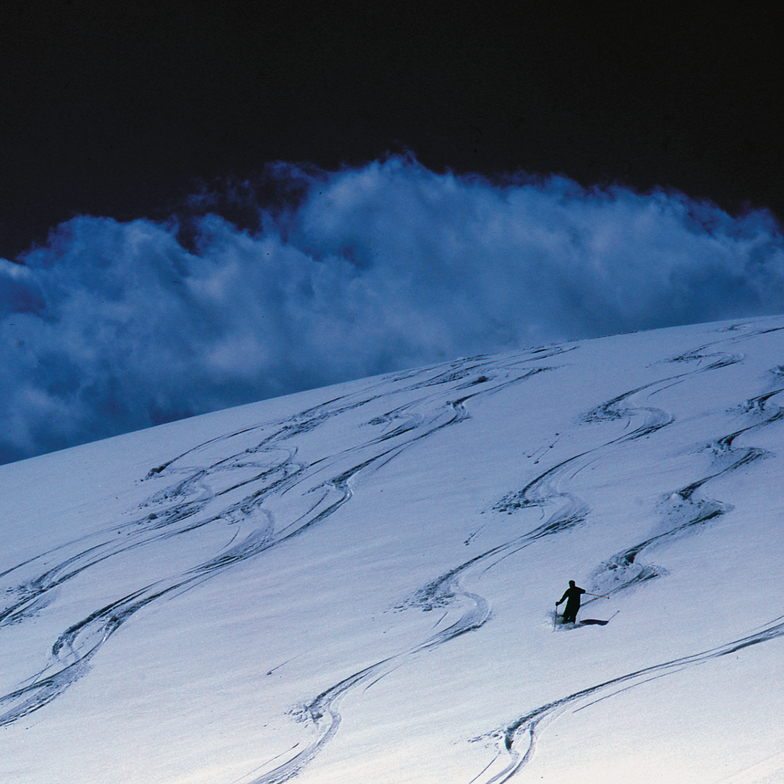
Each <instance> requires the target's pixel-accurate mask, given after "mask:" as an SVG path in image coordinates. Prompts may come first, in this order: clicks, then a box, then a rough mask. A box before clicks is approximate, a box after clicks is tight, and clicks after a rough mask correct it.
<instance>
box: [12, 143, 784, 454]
mask: <svg viewBox="0 0 784 784" xmlns="http://www.w3.org/2000/svg"><path fill="white" fill-rule="evenodd" d="M272 178H273V180H274V185H275V188H276V189H277V192H278V193H279V194H283V195H288V196H292V194H293V196H294V197H295V198H291V200H290V201H289V202H288V206H285V203H278V204H277V206H276V207H275V209H272V208H268V209H262V208H260V207H258V206H256V205H255V204H254V203H252V202H251V203H249V196H248V194H249V193H251V192H252V191H251V190H250V189H248V188H245V189H243V188H242V187H238V188H237V189H235V190H236V192H235V193H234V194H230V196H231V198H229V199H228V201H231V202H232V203H233V204H234V205H236V204H238V203H240V202H242V204H241V207H242V210H244V211H245V213H246V214H247V212H248V210H251V211H253V210H255V213H256V215H255V222H254V225H255V228H254V230H253V231H249V230H245V231H243V230H240V229H238V228H237V227H236V226H234V225H233V224H232V223H230V222H228V221H227V220H226V219H225V218H221V217H219V216H218V215H216V214H209V212H207V213H206V214H204V213H205V209H209V208H210V206H211V205H216V206H217V205H218V204H219V203H220V202H221V198H219V197H218V196H215V194H209V193H204V194H201V195H200V196H199V197H198V198H194V205H193V206H194V207H195V208H196V209H197V211H198V210H200V211H201V213H200V214H199V215H198V216H197V217H191V218H190V219H189V220H188V226H187V232H186V231H185V227H184V226H183V224H182V223H180V224H179V225H178V223H177V221H176V220H174V219H172V221H171V222H170V223H168V224H159V223H153V222H151V221H147V220H137V221H133V222H129V223H118V222H116V221H114V220H112V219H110V218H93V217H79V218H75V219H73V220H71V221H69V222H68V223H65V224H63V225H61V226H60V227H58V228H57V229H56V230H55V231H54V232H53V234H52V236H51V238H50V241H49V243H48V244H47V245H46V246H45V247H41V248H37V249H35V250H32V251H31V252H29V253H28V254H26V255H25V256H24V257H23V258H22V259H21V261H22V262H23V263H22V264H16V263H11V262H8V261H3V260H0V338H1V339H2V340H1V341H0V360H1V361H2V368H3V373H2V377H0V460H3V461H7V460H12V459H18V458H21V457H25V456H30V455H34V454H39V453H42V452H45V451H48V450H51V449H56V448H60V447H64V446H68V445H71V444H75V443H80V442H83V441H86V440H90V439H95V438H101V437H105V436H108V435H112V434H116V433H119V432H124V431H128V430H132V429H137V428H142V427H146V426H149V425H151V424H156V423H160V422H164V421H168V420H171V419H175V418H179V417H183V416H188V415H191V414H196V413H201V412H204V411H209V410H214V409H217V408H222V407H226V406H230V405H235V404H239V403H244V402H250V401H253V400H259V399H262V398H265V397H270V396H274V395H281V394H286V393H289V392H292V391H296V390H299V389H303V388H307V387H313V386H319V385H324V384H329V383H332V382H337V381H341V380H345V379H349V378H356V377H361V376H365V375H370V374H375V373H379V372H384V371H389V370H395V369H399V368H402V367H408V366H414V365H420V364H426V363H429V362H434V361H438V360H440V359H443V358H451V357H455V356H460V355H466V354H472V353H477V352H492V351H496V350H503V349H509V348H513V347H518V346H529V345H532V344H538V343H541V342H546V341H557V340H564V339H576V338H584V337H592V336H598V335H603V334H610V333H615V332H622V331H629V330H636V329H647V328H653V327H659V326H670V325H675V324H683V323H691V322H698V321H709V320H714V319H722V318H732V317H747V316H753V315H764V314H770V313H775V312H781V311H782V309H784V242H783V241H782V237H781V234H780V231H779V229H778V227H777V226H776V224H775V223H774V221H773V220H772V218H771V217H770V216H769V215H768V214H766V213H759V212H757V213H751V214H749V215H746V216H743V217H739V218H733V217H731V216H729V215H727V214H725V213H723V212H722V211H720V210H719V209H717V208H715V207H713V206H711V205H707V204H697V203H694V202H692V201H690V200H689V199H687V198H686V197H684V196H681V195H678V194H667V193H664V192H659V193H653V194H648V195H639V194H635V193H633V192H631V191H628V190H624V189H622V188H606V189H599V188H597V189H590V190H585V189H583V188H581V187H580V186H578V185H577V184H575V183H573V182H571V181H568V180H566V179H563V178H558V177H552V178H548V179H540V180H533V179H519V180H508V181H506V182H504V183H490V182H488V181H486V180H483V179H481V178H467V177H456V176H453V175H451V174H435V173H433V172H431V171H428V170H427V169H425V168H423V167H422V166H420V165H419V164H417V163H416V162H415V161H413V160H410V159H407V158H400V157H395V158H390V159H389V160H386V161H384V162H377V163H373V164H370V165H367V166H364V167H362V168H357V169H350V170H345V171H341V172H333V173H328V172H317V171H316V172H314V171H304V170H301V169H297V168H295V167H291V166H286V165H278V166H277V167H276V168H275V169H274V170H273V173H272ZM238 194H239V195H238ZM222 198H223V201H224V202H226V194H223V196H222ZM243 200H244V201H243ZM186 235H187V241H186Z"/></svg>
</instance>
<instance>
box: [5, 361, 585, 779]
mask: <svg viewBox="0 0 784 784" xmlns="http://www.w3.org/2000/svg"><path fill="white" fill-rule="evenodd" d="M569 350H571V349H569V348H564V347H560V346H554V347H550V348H547V349H541V350H537V351H534V352H530V353H528V354H524V355H513V356H507V357H505V358H496V357H491V358H484V357H478V358H474V359H468V360H458V361H455V362H451V363H448V364H447V365H445V366H439V367H436V368H429V369H424V370H419V371H410V372H408V373H401V374H397V376H396V377H392V378H390V377H387V378H384V379H381V380H379V381H376V382H374V383H371V384H369V385H368V386H366V387H364V388H362V389H361V390H360V391H358V392H355V393H352V394H348V395H345V396H341V397H338V398H335V399H334V400H330V401H327V402H325V403H322V404H319V405H316V406H314V407H312V408H309V409H307V410H304V411H301V412H300V413H299V414H296V415H294V416H292V417H289V418H286V419H283V420H280V421H272V422H264V423H260V424H258V425H254V426H250V427H246V428H244V429H242V430H239V431H237V432H233V433H230V434H227V435H223V436H219V437H217V438H213V439H211V440H209V441H206V442H204V443H202V444H199V445H198V446H195V447H193V448H192V449H189V450H188V451H186V452H184V453H182V454H180V455H177V456H175V457H173V458H172V459H170V460H168V461H167V462H166V463H164V464H162V465H158V466H155V467H153V468H152V469H150V471H149V472H148V474H147V476H146V477H145V481H147V482H150V483H151V484H159V485H160V484H163V485H164V487H163V488H162V489H160V490H158V491H157V492H154V493H152V494H151V495H150V497H149V498H148V500H147V502H146V503H145V504H144V505H143V506H142V508H141V509H140V514H137V515H136V516H134V518H133V519H132V520H131V521H130V522H126V523H122V524H119V525H118V524H114V525H108V526H107V527H106V528H104V529H103V530H102V531H100V532H99V533H96V534H92V535H89V536H85V537H83V538H81V539H77V540H75V541H72V542H69V543H67V544H65V545H63V546H61V547H58V548H56V549H54V550H51V551H48V552H45V553H41V554H40V555H38V556H36V557H34V558H31V559H28V560H27V561H24V562H23V563H19V564H16V565H15V566H12V567H10V568H8V569H6V570H5V571H3V572H2V573H0V580H2V583H1V584H0V585H2V589H3V599H4V602H3V604H2V606H0V634H1V633H2V629H3V628H4V627H6V628H7V627H9V626H12V625H17V624H22V623H29V622H31V620H32V619H34V618H38V617H40V616H41V615H42V614H43V613H46V612H47V610H51V609H54V608H57V606H58V603H59V600H60V596H59V594H60V592H61V591H62V590H67V589H68V588H69V587H70V586H71V585H73V581H74V580H75V579H76V578H78V577H80V576H81V575H83V574H84V573H85V572H89V570H91V569H95V568H97V567H103V568H105V567H106V566H107V564H111V562H113V561H116V562H117V565H118V566H117V568H118V569H120V568H122V562H123V559H127V558H128V557H129V556H133V555H135V554H136V553H137V552H139V553H149V552H152V553H154V552H155V547H156V545H163V544H166V543H171V542H173V541H175V540H177V541H182V542H183V543H184V544H186V545H187V546H190V547H193V543H194V541H195V539H194V538H195V537H201V538H202V539H203V540H204V542H205V547H207V548H209V546H210V543H212V542H214V541H221V547H220V548H219V549H218V550H217V551H213V552H212V553H210V554H209V555H208V557H206V558H205V559H204V560H202V561H201V562H197V563H191V564H188V565H187V567H186V568H183V569H182V570H181V571H179V572H176V573H174V574H161V575H160V577H159V579H155V580H153V581H149V582H145V583H143V584H140V585H138V586H135V587H134V588H133V590H131V591H129V592H128V593H125V594H124V595H122V596H118V597H117V598H116V599H115V600H114V601H112V602H110V603H109V604H106V605H104V606H100V607H96V608H95V609H94V610H93V611H92V612H90V613H89V614H88V615H86V616H85V617H83V618H81V619H79V620H77V621H76V622H74V623H72V624H71V625H69V626H68V627H67V628H66V629H64V630H63V631H62V632H61V633H60V635H59V636H58V637H57V638H56V639H54V640H53V641H52V643H51V649H50V655H49V661H48V663H47V664H46V666H45V667H44V668H43V669H41V670H40V671H38V672H36V673H33V674H31V675H30V677H29V678H28V679H27V680H26V681H24V682H22V683H19V684H18V685H17V687H16V688H13V689H11V690H10V691H8V692H6V693H5V694H2V695H0V725H8V724H12V723H14V722H16V721H18V720H20V719H22V718H23V717H25V716H28V715H29V714H31V713H33V712H34V711H37V710H39V709H41V708H43V707H44V706H46V705H48V704H49V703H51V702H52V701H53V700H55V699H56V698H57V697H58V696H59V695H61V694H62V693H63V692H64V691H65V690H66V689H67V688H69V687H70V686H71V685H73V684H74V683H75V682H76V681H78V680H79V679H81V678H82V677H84V676H85V675H86V674H87V673H88V672H89V670H90V664H91V660H92V659H93V658H94V657H95V656H96V655H97V654H98V652H99V651H100V649H101V648H102V647H103V645H104V644H105V643H106V642H107V641H108V640H109V638H110V637H111V636H112V634H113V633H114V632H116V631H117V630H118V629H119V628H120V627H121V626H123V624H125V622H126V621H128V620H129V619H130V618H132V616H133V615H134V614H135V613H136V612H138V611H139V610H142V609H143V608H145V607H147V606H148V605H150V604H151V603H154V602H160V601H162V600H165V599H167V598H172V597H173V596H176V595H178V594H179V593H181V592H183V591H185V590H188V589H190V588H193V587H195V586H196V585H198V584H199V583H201V582H203V581H205V580H208V579H210V578H211V577H213V576H215V575H217V574H220V573H222V572H224V571H225V570H226V569H228V568H230V567H231V566H233V565H235V564H237V563H239V562H242V561H245V560H247V559H249V558H253V557H256V556H259V555H260V554H261V553H263V552H264V551H266V550H268V549H270V548H272V547H274V546H276V545H278V544H280V543H282V542H286V541H288V540H291V539H292V538H294V537H297V536H301V535H303V534H304V533H305V532H306V531H307V530H308V529H309V528H311V527H312V526H314V525H318V524H321V523H324V521H326V520H327V519H328V518H329V517H330V516H331V515H333V514H334V513H335V512H336V511H337V510H338V509H339V508H340V507H341V506H342V505H343V504H345V503H347V502H348V501H349V500H350V499H351V494H352V491H351V481H352V479H353V478H354V477H355V476H356V475H357V474H359V473H360V472H363V471H368V470H371V469H372V470H375V469H378V468H380V467H381V466H383V465H385V464H386V463H388V462H389V461H390V460H392V459H394V458H395V457H396V456H398V455H399V454H401V453H402V452H403V451H404V450H406V449H409V448H411V447H412V446H414V445H415V444H416V443H417V442H418V441H420V440H422V439H424V438H428V437H429V436H431V435H433V434H434V433H436V432H438V431H439V430H441V429H442V428H445V427H449V426H452V425H455V424H458V423H460V422H461V421H463V420H464V419H465V418H466V417H467V416H469V414H468V412H467V410H466V408H465V405H464V404H465V403H466V401H468V400H470V399H472V398H475V397H479V396H483V395H489V394H493V393H495V392H498V391H500V390H501V389H504V388H506V387H508V386H510V385H513V384H516V383H520V382H523V381H525V380H526V379H528V378H530V377H532V376H534V375H536V374H537V373H540V372H543V371H546V370H551V369H552V366H551V365H543V364H541V362H542V361H546V360H549V359H551V358H553V357H557V356H558V355H560V354H562V353H564V352H565V351H569ZM390 388H391V390H392V391H391V394H390V397H391V396H393V395H399V396H402V397H404V398H406V402H404V403H402V404H401V405H400V406H398V407H396V408H393V409H391V410H389V411H388V412H387V413H386V414H384V415H383V416H380V417H379V416H377V417H374V418H373V419H372V420H370V421H369V422H367V423H366V424H369V425H371V426H373V429H372V430H371V436H370V437H369V438H368V437H367V432H368V431H367V428H362V427H359V428H355V429H354V431H352V432H355V433H356V434H357V437H358V442H357V443H354V444H352V445H351V446H349V447H347V448H345V449H344V450H343V451H340V452H338V453H336V454H323V455H321V456H319V457H317V458H316V459H314V460H312V461H310V462H305V461H303V460H301V459H299V458H298V449H297V445H296V438H297V436H300V435H302V434H306V433H309V432H310V431H313V430H315V429H316V428H319V427H321V426H323V425H324V424H326V423H327V422H329V421H330V420H333V419H334V418H336V417H340V416H341V415H344V414H346V413H348V412H353V411H355V410H356V409H360V408H362V407H363V406H366V405H368V404H369V403H371V402H373V401H376V400H378V399H379V398H380V397H381V396H383V395H386V394H388V393H389V391H390ZM378 428H381V429H382V431H381V433H380V434H378ZM292 496H294V497H295V503H291V502H290V498H291V497H292ZM284 497H285V499H286V502H287V505H286V508H287V510H288V511H287V514H286V516H285V517H282V518H280V519H278V517H277V516H276V514H275V513H274V512H271V511H270V510H269V509H268V506H269V505H270V503H271V502H273V501H275V500H276V499H281V498H284ZM292 509H293V511H292ZM219 534H224V536H222V537H221V536H219ZM226 540H228V543H226ZM175 543H176V542H175ZM166 564H168V561H166ZM166 564H163V565H162V566H161V569H162V570H163V569H167V568H170V567H167V566H166ZM470 603H471V604H472V607H471V608H470V609H469V610H468V611H467V612H466V613H465V614H464V616H463V618H462V619H461V620H460V621H457V622H456V623H455V624H453V626H452V627H450V629H447V630H446V631H442V632H439V633H438V634H436V635H435V636H434V637H433V638H432V639H430V640H428V641H426V642H424V643H423V644H422V645H421V646H420V648H421V650H426V649H427V648H429V647H433V646H434V645H438V644H441V643H442V642H445V641H447V640H448V639H450V638H451V637H453V636H455V635H458V634H462V633H463V632H464V631H466V630H468V627H471V628H474V627H476V626H477V625H478V624H481V623H482V622H484V619H485V618H486V611H485V610H483V609H482V608H483V605H484V600H482V599H481V598H480V597H474V598H473V599H472V601H471V602H470ZM383 664H384V662H380V663H379V664H378V665H374V667H372V668H370V670H369V671H367V672H362V673H357V674H356V675H355V676H352V678H350V679H348V680H347V681H346V682H343V683H342V684H337V685H336V686H334V687H333V688H332V689H330V690H328V691H327V692H324V693H323V694H322V695H320V696H319V697H317V698H316V699H315V700H313V701H312V702H311V703H310V705H309V706H308V709H307V710H308V713H309V714H310V716H311V718H312V719H313V721H314V722H315V723H316V724H318V725H319V726H321V725H322V724H323V723H324V722H323V721H321V718H322V714H329V716H330V717H331V719H330V722H329V724H328V726H326V727H324V729H323V731H322V734H321V737H320V739H319V740H318V741H317V742H316V743H314V744H312V745H311V746H310V747H309V748H308V749H306V750H305V751H302V752H300V753H299V754H298V755H297V756H296V757H295V758H294V759H293V760H289V761H288V762H287V763H285V764H284V765H283V766H279V767H278V769H277V770H278V773H274V774H270V775H267V776H262V777H261V778H257V779H256V781H258V782H261V781H278V780H285V778H289V777H290V776H289V775H286V776H285V778H284V779H281V778H280V775H279V774H280V773H281V771H284V770H285V771H291V773H292V775H294V774H295V773H296V772H297V771H298V770H299V769H301V767H302V765H304V764H306V762H307V761H309V760H310V759H311V758H312V757H313V756H314V755H315V754H316V753H317V752H318V750H319V749H320V748H321V747H322V746H323V745H324V743H326V742H327V741H328V740H329V739H330V738H331V737H332V735H334V732H335V731H336V730H337V726H338V724H339V721H340V718H339V714H338V713H337V709H336V704H337V698H338V697H339V696H342V694H343V693H345V692H346V691H347V690H348V689H349V688H351V687H352V686H354V685H357V684H359V683H361V682H364V681H366V680H368V678H370V677H371V676H373V677H378V676H379V674H380V673H379V672H378V671H379V669H380V668H381V666H382V665H383Z"/></svg>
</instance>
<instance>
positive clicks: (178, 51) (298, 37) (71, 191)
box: [0, 0, 784, 257]
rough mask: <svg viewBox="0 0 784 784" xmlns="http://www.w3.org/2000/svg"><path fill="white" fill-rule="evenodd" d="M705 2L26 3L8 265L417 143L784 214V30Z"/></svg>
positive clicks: (473, 166)
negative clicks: (66, 236) (214, 198)
mask: <svg viewBox="0 0 784 784" xmlns="http://www.w3.org/2000/svg"><path fill="white" fill-rule="evenodd" d="M496 5H497V6H498V7H496ZM695 5H698V6H699V9H700V10H697V11H695V10H693V9H691V10H689V11H688V12H684V11H683V10H682V8H681V6H679V5H676V4H655V9H654V10H644V11H641V10H639V9H640V7H641V6H640V4H629V3H624V4H617V5H615V4H585V3H559V2H549V3H516V4H514V7H513V9H512V10H509V8H510V7H511V6H512V4H492V3H475V4H471V5H455V6H449V5H447V4H443V3H439V4H428V3H416V4H414V3H411V4H407V3H404V4H397V3H395V4H392V3H389V4H387V3H384V4H378V3H368V2H363V3H351V4H349V3H337V4H336V3H326V2H322V3H318V2H312V3H292V2H286V3H282V2H280V3H276V2H265V3H259V4H258V7H257V8H256V10H250V8H251V4H248V3H242V4H231V3H209V4H205V3H198V2H192V3H182V4H175V3H161V2H159V3H155V4H147V3H127V2H124V3H112V2H104V3H101V4H100V5H98V4H96V3H84V2H60V3H49V2H31V0H25V1H24V2H16V1H14V0H6V1H5V2H4V3H3V4H2V6H1V10H0V47H1V51H2V55H0V56H2V69H1V70H0V96H2V97H1V98H0V134H1V137H0V255H4V256H6V257H13V256H15V254H17V253H18V252H20V251H22V250H23V249H25V248H27V247H28V246H29V245H30V243H31V241H33V240H38V241H40V240H42V239H45V237H46V234H47V231H48V229H49V228H51V227H52V226H54V225H56V224H57V223H59V222H61V221H63V220H66V219H68V218H70V217H71V216H73V215H74V214H77V213H88V214H94V215H109V216H112V217H115V218H117V219H120V220H126V219H129V218H133V217H141V216H147V217H153V218H156V217H163V216H164V215H165V214H166V213H167V211H169V210H171V209H172V208H173V205H175V204H176V202H177V200H178V199H180V198H182V197H183V196H184V195H185V194H188V193H190V192H192V191H193V190H194V189H195V188H196V185H195V183H196V181H197V180H199V179H204V180H207V181H210V180H213V179H214V178H216V177H217V178H220V177H223V176H226V175H232V176H240V177H242V176H246V175H252V174H253V173H255V172H258V171H260V170H261V168H262V167H263V165H264V164H265V163H267V162H270V161H274V160H284V161H292V162H305V161H306V162H310V163H314V164H316V165H318V166H321V167H326V168H334V167H338V166H339V165H340V164H342V163H349V164H351V163H362V162H365V161H368V160H372V159H375V158H378V157H379V156H383V155H384V153H385V152H387V151H392V152H399V151H401V150H403V149H408V150H410V151H412V152H413V153H414V154H415V155H416V157H417V158H418V160H419V161H420V162H421V163H422V164H424V165H425V166H427V167H429V168H431V169H433V170H435V171H443V170H444V169H445V168H451V169H452V170H454V171H456V172H458V173H460V172H479V173H483V174H486V175H493V174H498V173H502V172H513V171H517V170H525V171H528V172H533V173H551V172H554V173H562V174H565V175H567V176H569V177H571V178H574V179H576V180H577V181H579V182H580V183H582V184H583V185H591V184H594V183H603V182H608V181H618V182H622V183H624V184H627V185H631V186H633V187H636V188H641V189H647V188H650V187H651V186H654V185H662V186H672V187H675V188H677V189H680V190H682V191H684V192H685V193H687V194H688V195H690V196H693V197H698V198H701V197H708V198H710V199H712V200H714V201H715V202H717V203H718V204H719V205H721V206H724V207H727V208H729V209H732V210H736V209H738V208H741V207H743V205H744V204H750V205H752V206H768V207H770V208H771V209H772V210H773V211H774V213H775V214H776V215H777V216H778V217H779V218H781V217H784V193H783V192H782V182H783V181H784V155H782V144H781V140H782V139H783V138H784V127H782V126H783V124H784V122H783V119H782V118H784V112H783V111H782V101H781V99H782V90H781V75H782V70H781V64H782V46H781V32H782V29H781V25H780V24H778V23H774V20H773V19H772V18H770V17H769V16H768V15H767V14H765V13H763V12H762V11H761V10H760V7H759V6H755V5H752V7H751V10H748V8H743V9H741V8H738V9H737V10H735V11H732V12H727V11H725V10H723V9H722V10H721V11H719V9H718V6H716V5H714V4H695Z"/></svg>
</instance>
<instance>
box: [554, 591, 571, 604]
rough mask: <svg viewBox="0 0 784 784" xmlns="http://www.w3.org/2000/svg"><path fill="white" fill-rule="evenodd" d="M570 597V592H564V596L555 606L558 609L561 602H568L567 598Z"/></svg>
mask: <svg viewBox="0 0 784 784" xmlns="http://www.w3.org/2000/svg"><path fill="white" fill-rule="evenodd" d="M568 596H569V591H568V590H567V591H564V595H563V596H562V597H561V598H560V599H559V600H558V601H557V602H556V603H555V606H556V607H557V606H558V605H559V604H560V603H561V602H564V601H566V598H567V597H568Z"/></svg>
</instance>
